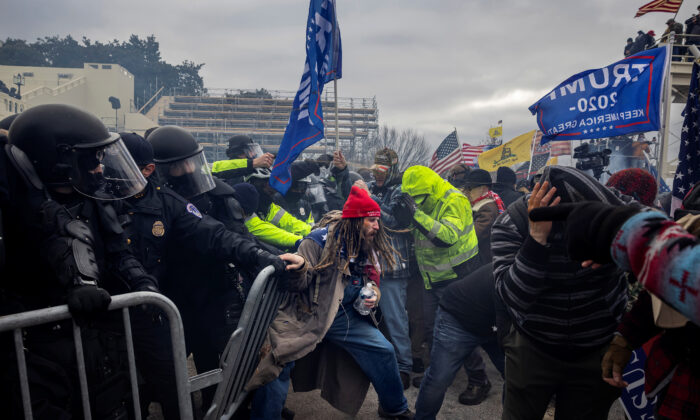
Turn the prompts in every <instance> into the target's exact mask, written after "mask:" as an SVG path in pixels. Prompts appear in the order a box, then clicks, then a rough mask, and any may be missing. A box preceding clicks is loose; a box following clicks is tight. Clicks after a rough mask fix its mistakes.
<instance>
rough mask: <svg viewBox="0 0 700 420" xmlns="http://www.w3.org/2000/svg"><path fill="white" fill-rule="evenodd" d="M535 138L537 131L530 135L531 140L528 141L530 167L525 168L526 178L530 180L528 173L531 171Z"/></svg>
mask: <svg viewBox="0 0 700 420" xmlns="http://www.w3.org/2000/svg"><path fill="white" fill-rule="evenodd" d="M536 138H537V130H535V133H534V134H533V135H532V140H530V143H531V145H530V166H529V167H528V168H527V177H528V178H530V171H532V157H533V155H534V154H535V139H536Z"/></svg>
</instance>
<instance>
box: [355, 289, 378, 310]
mask: <svg viewBox="0 0 700 420" xmlns="http://www.w3.org/2000/svg"><path fill="white" fill-rule="evenodd" d="M376 296H377V293H376V292H375V291H374V289H372V288H371V287H370V286H369V285H365V286H364V287H363V288H362V289H361V290H360V295H359V296H358V297H357V299H355V303H354V304H353V306H354V307H355V310H356V311H357V312H359V313H360V315H369V312H370V309H369V308H368V307H366V306H365V299H372V298H374V297H376Z"/></svg>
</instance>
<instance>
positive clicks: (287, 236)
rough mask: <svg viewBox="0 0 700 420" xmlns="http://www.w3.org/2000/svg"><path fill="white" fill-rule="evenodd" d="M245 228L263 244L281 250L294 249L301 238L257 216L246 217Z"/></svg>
mask: <svg viewBox="0 0 700 420" xmlns="http://www.w3.org/2000/svg"><path fill="white" fill-rule="evenodd" d="M245 226H246V227H247V228H248V231H249V232H250V233H252V234H253V236H255V237H256V238H258V239H259V240H261V241H262V242H265V243H268V244H270V245H273V246H276V247H277V248H280V249H285V250H289V249H294V248H295V245H296V243H297V241H299V240H301V236H299V235H295V234H293V233H289V232H287V231H286V230H284V229H281V228H279V227H277V226H275V225H273V224H272V223H270V222H266V221H264V220H261V219H260V218H259V217H258V215H257V214H255V213H253V214H252V215H250V216H248V217H246V219H245Z"/></svg>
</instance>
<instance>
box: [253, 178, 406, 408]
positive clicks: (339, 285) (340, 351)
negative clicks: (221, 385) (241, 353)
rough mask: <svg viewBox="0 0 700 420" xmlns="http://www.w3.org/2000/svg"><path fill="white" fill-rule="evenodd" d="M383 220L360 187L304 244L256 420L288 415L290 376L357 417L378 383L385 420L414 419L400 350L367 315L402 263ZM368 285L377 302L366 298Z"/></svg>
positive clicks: (262, 370)
mask: <svg viewBox="0 0 700 420" xmlns="http://www.w3.org/2000/svg"><path fill="white" fill-rule="evenodd" d="M380 216H381V208H380V207H379V205H378V204H377V203H376V202H375V201H374V200H372V198H370V196H369V194H368V193H367V191H365V190H363V189H360V188H359V187H356V186H353V187H352V189H351V190H350V196H349V197H348V200H347V201H346V202H345V205H344V206H343V210H342V212H340V211H333V212H330V213H328V214H327V215H326V216H324V217H323V219H321V221H320V222H319V225H320V226H321V227H320V228H318V229H315V230H313V231H312V232H311V233H310V234H309V235H308V236H307V237H306V238H304V240H303V241H302V242H301V244H300V245H299V251H298V254H299V255H301V256H302V257H304V260H305V261H306V264H305V267H304V269H302V271H298V272H295V273H292V274H290V275H289V276H288V277H289V290H290V291H291V293H290V297H289V298H288V299H286V300H285V301H284V302H283V303H282V305H281V306H280V309H279V312H278V313H277V316H276V318H275V320H274V321H273V322H272V325H271V326H270V328H269V329H268V337H269V342H270V346H269V347H268V348H263V352H264V354H263V358H262V360H261V361H260V364H259V365H258V368H257V370H256V373H255V375H254V376H253V378H252V379H251V381H250V382H249V383H248V388H257V387H260V386H261V385H263V386H262V387H260V388H259V389H258V390H257V391H256V394H255V396H254V397H253V404H252V413H251V419H270V418H276V419H278V418H280V413H281V410H282V407H283V405H284V401H285V399H286V397H287V390H288V389H289V381H290V376H291V379H292V380H293V382H294V391H295V392H305V391H311V390H313V389H315V388H321V396H322V397H323V398H325V399H327V400H328V402H329V403H331V405H333V406H334V407H335V408H337V409H338V410H341V411H343V412H345V413H347V414H350V415H351V416H355V415H357V412H358V411H359V409H360V407H362V403H363V401H364V397H365V395H366V393H367V389H368V387H369V383H370V382H371V383H372V385H373V386H374V389H375V391H376V392H377V396H378V397H379V415H380V416H381V417H383V418H392V419H412V418H413V413H412V412H411V411H410V410H409V409H408V402H407V401H406V397H405V396H404V394H403V384H402V383H401V377H400V374H399V366H398V363H397V361H396V354H395V352H394V347H393V346H392V345H391V343H390V342H389V341H388V340H387V339H386V338H385V337H384V335H382V333H381V332H379V330H378V329H377V322H376V319H375V317H374V313H373V312H372V311H370V312H369V314H367V311H366V310H365V308H368V309H370V310H372V309H374V307H375V306H376V305H377V303H378V301H379V297H380V295H379V287H378V285H379V278H380V273H381V271H382V267H391V266H393V264H394V263H395V260H394V253H395V251H394V249H393V248H392V247H391V241H390V240H389V236H388V235H387V233H386V231H385V230H384V227H383V226H382V224H381V221H380ZM365 286H369V288H371V289H372V290H374V292H375V293H374V294H375V296H374V297H369V298H366V299H362V297H361V296H360V290H361V289H363V287H365ZM363 306H364V308H363ZM292 368H293V369H294V370H293V371H292ZM290 374H291V375H290Z"/></svg>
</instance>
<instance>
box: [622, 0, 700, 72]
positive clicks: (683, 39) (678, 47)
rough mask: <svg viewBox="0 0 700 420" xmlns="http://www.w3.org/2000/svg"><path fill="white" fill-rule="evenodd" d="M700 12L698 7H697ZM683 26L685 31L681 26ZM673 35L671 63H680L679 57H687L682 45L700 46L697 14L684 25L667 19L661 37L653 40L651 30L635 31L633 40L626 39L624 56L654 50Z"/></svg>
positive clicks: (699, 22) (653, 34) (654, 34)
mask: <svg viewBox="0 0 700 420" xmlns="http://www.w3.org/2000/svg"><path fill="white" fill-rule="evenodd" d="M697 10H698V11H699V12H700V6H698V7H697ZM684 24H685V30H684V28H683V25H684ZM671 33H673V34H674V36H675V39H674V44H675V46H674V47H673V52H672V54H673V55H674V56H675V57H673V59H672V60H673V61H680V60H681V57H680V56H681V55H687V54H688V53H687V52H686V51H684V49H683V47H682V45H700V21H699V18H698V14H697V13H694V14H693V15H692V16H691V17H689V18H688V19H687V20H686V21H685V22H684V23H680V22H676V20H675V19H668V20H667V21H666V29H665V30H664V32H663V34H661V37H660V38H659V39H658V41H657V40H656V39H654V37H655V36H656V33H655V32H654V31H653V30H650V31H647V32H644V31H641V30H640V31H637V34H636V35H635V37H634V38H627V43H626V44H625V49H624V55H625V57H628V56H630V55H632V54H637V53H638V52H640V51H644V50H648V49H650V48H655V47H657V46H659V44H662V43H668V42H669V37H670V34H671Z"/></svg>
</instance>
